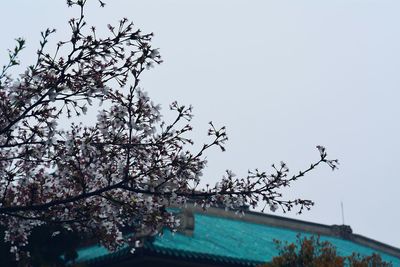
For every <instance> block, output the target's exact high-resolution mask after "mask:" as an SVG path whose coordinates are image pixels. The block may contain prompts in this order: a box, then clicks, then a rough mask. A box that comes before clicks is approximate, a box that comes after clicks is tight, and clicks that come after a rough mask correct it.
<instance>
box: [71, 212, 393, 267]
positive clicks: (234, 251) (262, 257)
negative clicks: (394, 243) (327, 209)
mask: <svg viewBox="0 0 400 267" xmlns="http://www.w3.org/2000/svg"><path fill="white" fill-rule="evenodd" d="M298 233H299V232H298V231H293V230H289V229H285V228H279V227H273V226H269V225H264V224H256V223H250V222H246V221H243V220H233V219H228V218H222V217H216V216H211V215H208V214H199V213H195V229H194V232H193V236H186V235H182V234H173V233H171V232H170V231H165V233H164V235H162V236H158V237H156V238H155V240H154V241H153V243H148V244H146V245H145V249H149V250H152V251H154V252H156V253H160V254H167V255H170V256H176V257H184V258H194V259H195V258H201V259H210V260H214V261H225V262H231V261H236V262H241V263H247V264H249V265H255V264H259V263H262V262H268V261H270V260H271V259H272V258H273V257H274V256H276V255H277V254H278V251H277V249H276V248H275V245H274V242H273V240H274V239H277V240H282V241H288V242H295V241H296V236H297V234H298ZM302 235H304V236H309V235H310V234H309V233H302ZM321 240H326V241H329V242H331V243H332V244H333V245H334V246H335V247H336V248H337V251H338V253H339V254H340V255H343V256H347V255H350V254H352V253H353V252H356V253H360V254H361V255H371V254H372V253H374V252H375V253H379V254H381V256H382V258H383V259H384V260H386V261H391V262H392V263H393V265H394V266H400V258H397V257H394V256H391V255H388V254H386V253H383V252H381V251H377V250H374V249H371V248H369V247H367V246H363V245H359V244H357V243H354V242H352V241H349V240H343V239H340V238H335V237H331V236H323V235H321ZM127 253H129V248H123V249H121V250H120V251H117V252H115V253H109V252H108V251H107V250H106V249H105V248H103V247H101V246H92V247H88V248H84V249H80V250H79V251H78V259H77V261H78V262H82V261H88V260H89V261H92V260H95V261H97V260H101V258H103V259H104V258H107V257H118V256H119V255H122V254H125V255H126V254H127Z"/></svg>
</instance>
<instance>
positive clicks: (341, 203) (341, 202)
mask: <svg viewBox="0 0 400 267" xmlns="http://www.w3.org/2000/svg"><path fill="white" fill-rule="evenodd" d="M340 206H341V208H342V225H344V209H343V201H340Z"/></svg>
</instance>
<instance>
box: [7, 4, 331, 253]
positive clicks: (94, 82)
mask: <svg viewBox="0 0 400 267" xmlns="http://www.w3.org/2000/svg"><path fill="white" fill-rule="evenodd" d="M99 3H100V4H101V6H104V5H105V4H104V3H103V2H100V1H99ZM67 4H68V6H70V7H74V8H77V9H78V10H79V15H78V16H77V17H76V18H73V19H71V20H70V21H69V26H70V29H71V35H70V37H69V38H67V40H63V41H60V42H58V43H57V44H56V46H55V48H54V49H53V50H51V49H48V48H47V44H48V42H49V38H50V37H51V35H52V33H54V31H55V30H51V29H47V30H45V31H44V32H42V33H41V35H42V39H41V42H40V47H39V49H38V51H37V60H36V62H35V63H34V64H33V65H31V66H29V67H28V68H27V69H26V71H25V72H24V73H22V74H21V75H20V76H18V77H17V78H15V77H14V76H13V75H12V74H11V70H12V68H13V67H14V66H16V65H19V60H18V55H19V53H20V51H21V50H22V49H23V48H24V44H25V41H24V40H23V39H17V40H16V41H17V45H16V47H15V49H14V50H11V51H9V58H10V60H9V63H8V64H6V65H5V66H4V67H3V68H2V70H1V72H0V197H1V201H0V218H1V219H0V225H1V227H3V228H4V229H5V232H4V239H5V241H6V242H8V243H10V244H11V252H12V253H14V254H15V256H16V258H17V259H19V258H21V257H27V256H29V251H27V249H25V248H26V247H27V243H28V239H29V235H30V233H31V232H32V230H33V229H35V228H37V227H40V226H43V225H57V226H59V227H62V228H63V229H67V230H69V231H73V232H75V233H76V232H77V233H79V232H85V233H90V234H91V235H92V236H93V237H96V238H97V239H98V241H99V242H100V243H101V244H102V245H104V246H106V247H107V248H109V249H116V248H118V246H121V245H122V244H125V243H126V242H134V241H135V240H136V239H137V238H138V236H143V235H154V234H156V233H158V232H159V231H160V230H161V229H162V228H163V227H167V228H170V229H176V227H177V226H178V224H179V221H178V220H177V219H176V218H175V216H174V214H173V213H171V212H169V211H168V209H167V207H171V206H175V207H180V206H183V205H185V204H186V203H187V202H191V203H194V204H196V205H201V206H202V207H204V208H205V209H206V208H207V207H208V206H210V205H220V206H224V207H226V208H228V209H236V210H241V209H243V207H245V206H251V207H255V206H257V204H258V203H260V202H262V203H264V205H265V206H264V208H265V207H269V208H270V209H271V210H273V211H274V210H276V209H278V208H281V209H283V210H284V211H288V210H291V209H293V208H294V207H295V206H296V207H298V209H299V210H298V211H299V212H302V211H303V210H304V209H309V208H310V207H311V206H312V205H313V202H312V201H310V200H304V199H294V200H288V199H285V198H284V197H283V196H282V194H281V193H280V190H281V189H282V188H285V187H288V186H289V185H290V184H291V183H292V182H294V181H295V180H297V179H298V178H300V177H302V176H304V175H305V174H306V173H308V172H309V171H311V170H313V169H314V168H315V167H317V166H318V165H320V164H322V163H325V164H328V165H329V166H330V167H331V168H332V169H335V168H336V166H337V164H338V162H337V160H328V159H327V154H326V150H325V148H324V147H321V146H318V147H317V148H318V150H319V160H317V161H316V162H314V163H313V164H311V165H310V166H309V167H308V168H307V169H305V170H303V171H300V172H298V173H297V174H294V175H289V170H288V168H287V166H286V164H285V163H283V162H282V163H281V164H279V165H272V171H271V172H267V171H261V170H258V169H256V170H254V171H249V173H248V175H247V176H246V177H236V176H235V175H234V174H233V173H232V172H231V171H227V172H226V174H225V175H224V176H223V177H222V178H221V179H220V181H219V182H218V183H216V184H215V185H214V186H209V185H207V186H206V187H203V188H202V187H201V186H200V179H201V175H202V170H203V169H204V168H205V165H206V160H205V157H204V155H205V152H206V151H207V150H209V149H210V148H212V147H219V148H220V149H222V150H224V149H225V148H224V145H225V142H226V141H227V135H226V132H225V128H224V127H222V128H218V127H216V126H214V124H213V123H211V122H210V129H209V131H208V135H209V137H210V142H209V143H206V144H204V145H203V146H201V148H200V149H199V150H198V151H195V152H194V151H193V150H194V149H193V146H192V145H193V141H192V140H191V139H190V137H189V136H188V134H189V132H190V131H192V127H191V125H190V120H191V118H192V108H191V107H190V106H184V105H180V104H178V103H177V102H174V103H172V104H171V105H170V109H171V110H172V111H173V112H175V114H176V117H175V119H174V120H172V121H171V122H167V121H164V120H163V118H162V116H161V113H160V106H159V105H156V104H154V103H153V102H152V101H151V99H150V98H149V96H148V95H147V93H146V92H144V91H143V90H142V89H141V88H140V77H141V74H142V73H143V72H144V71H145V70H146V69H148V68H151V67H153V66H154V65H156V64H159V63H161V62H162V60H161V56H160V53H159V51H158V49H154V48H152V46H151V38H152V34H145V33H142V32H141V31H140V30H139V29H136V28H135V27H134V25H133V24H132V23H131V22H129V21H128V19H126V18H124V19H122V20H121V21H119V22H118V23H117V24H116V25H108V30H109V35H108V36H106V37H100V36H98V34H97V32H96V28H95V27H89V26H87V23H86V21H85V16H84V10H85V4H86V0H69V1H67ZM93 112H97V114H98V115H97V121H96V122H95V123H92V124H82V123H76V122H74V120H75V119H76V118H77V117H82V116H85V114H87V113H93ZM127 227H128V228H129V229H131V230H132V232H133V233H135V235H129V236H128V237H127V236H124V235H123V234H122V229H125V228H127ZM56 234H57V232H54V235H56Z"/></svg>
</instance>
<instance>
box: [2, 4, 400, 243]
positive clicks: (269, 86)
mask: <svg viewBox="0 0 400 267" xmlns="http://www.w3.org/2000/svg"><path fill="white" fill-rule="evenodd" d="M91 2H92V4H91V5H90V6H89V9H88V12H87V15H88V22H89V24H90V25H96V26H97V28H98V29H99V30H100V29H101V28H104V29H105V28H106V25H107V24H108V23H115V22H117V21H118V20H119V19H120V18H122V17H127V18H129V19H131V20H133V21H134V22H135V24H136V26H137V27H139V28H141V29H142V30H143V31H144V32H154V33H155V37H154V42H153V44H154V47H159V48H160V52H161V54H162V56H163V59H164V61H165V62H164V63H163V64H162V65H160V66H157V67H156V68H155V69H152V70H150V71H149V72H148V73H146V74H145V75H144V78H143V81H142V87H143V88H144V89H145V90H147V91H148V92H149V95H150V97H152V98H153V99H154V100H155V102H158V103H161V104H162V106H163V107H164V112H165V113H166V114H168V110H167V107H168V104H169V103H170V102H172V101H173V100H178V101H179V102H180V103H185V104H192V105H193V106H194V113H195V119H194V121H193V124H194V126H195V129H194V133H193V139H194V140H195V141H198V142H199V143H200V144H201V143H202V142H203V141H204V140H205V137H206V131H207V122H208V121H210V120H212V121H213V122H214V123H215V124H216V125H220V126H222V125H225V126H226V127H227V130H228V134H229V137H230V140H229V143H228V146H227V152H225V153H221V152H219V151H218V150H217V149H215V150H213V151H211V152H210V153H209V155H208V160H209V164H208V168H207V170H206V172H205V173H204V178H205V179H207V180H208V181H210V183H212V182H215V181H217V180H218V179H219V178H220V177H221V176H222V174H223V172H224V170H225V169H232V170H233V171H234V172H235V173H237V174H242V175H243V174H246V172H247V170H248V169H249V168H250V169H252V168H256V167H259V168H261V169H262V168H264V169H268V168H269V166H270V165H271V164H272V163H274V162H276V163H277V162H279V161H281V160H284V161H285V162H287V163H288V165H289V168H290V169H291V170H292V171H296V170H300V169H302V168H303V169H304V168H307V167H308V165H309V163H311V162H313V161H315V160H318V157H319V156H318V152H317V150H316V149H315V146H316V145H324V146H326V147H327V149H328V154H329V155H330V157H331V158H338V159H339V160H340V163H341V165H340V166H339V167H340V169H339V170H338V171H335V172H332V171H331V170H330V169H329V167H327V166H322V167H321V168H319V169H317V170H315V171H314V172H313V173H312V174H310V175H307V176H306V177H304V179H302V180H301V181H299V182H297V183H296V184H294V185H293V187H291V188H290V189H289V190H288V191H285V193H286V196H287V197H290V198H294V197H302V198H309V199H312V200H314V201H315V202H316V205H315V206H314V207H313V209H312V210H311V211H309V212H306V213H304V214H302V215H296V213H295V212H292V213H289V214H285V216H288V217H293V218H296V219H301V220H307V221H312V222H318V223H323V224H328V225H330V224H341V223H342V216H341V209H340V203H341V201H343V203H344V213H345V224H348V225H350V226H351V227H352V229H353V231H354V232H356V233H358V234H362V235H365V236H367V237H370V238H374V239H376V240H379V241H382V242H385V243H388V244H391V245H394V246H397V247H400V236H399V224H400V213H399V202H400V194H399V185H400V181H399V170H398V167H399V166H400V164H399V160H400V156H399V151H400V141H399V140H400V139H399V137H400V126H399V122H398V120H399V115H400V106H399V101H400V91H399V88H400V75H399V71H400V50H399V49H400V27H399V25H400V16H399V12H400V2H399V1H386V0H375V1H372V0H331V1H328V0H325V1H320V0H307V1H299V0H296V1H283V0H281V1H266V0H263V1H244V0H242V1H234V0H218V1H216V0H201V1H194V0H193V1H183V0H181V1H173V0H159V1H152V0H146V1H133V0H129V1H128V0H112V1H111V0H108V1H106V2H107V6H106V8H105V9H100V8H97V6H98V5H97V3H95V2H97V1H94V0H92V1H91ZM64 3H65V1H51V0H35V1H32V0H14V1H2V2H1V4H0V9H1V16H0V25H1V26H0V27H1V33H2V35H1V42H0V51H1V53H0V63H2V64H1V65H3V64H4V63H6V60H7V53H6V49H7V48H13V46H14V42H13V39H14V38H16V37H24V38H26V39H27V42H28V43H27V49H26V50H25V52H24V53H23V55H22V60H23V63H25V64H26V65H28V64H31V63H33V61H34V58H35V50H36V49H37V48H38V41H39V37H40V34H39V32H40V31H41V30H44V29H45V28H47V27H55V28H57V29H58V33H57V35H56V37H55V38H53V40H54V43H56V42H57V41H58V39H59V38H61V39H67V38H68V37H69V33H68V28H67V20H68V18H70V17H71V16H73V15H75V14H76V9H68V8H67V7H66V5H65V4H64ZM54 43H53V44H54ZM277 214H280V213H277Z"/></svg>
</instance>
